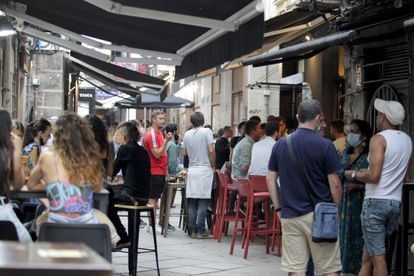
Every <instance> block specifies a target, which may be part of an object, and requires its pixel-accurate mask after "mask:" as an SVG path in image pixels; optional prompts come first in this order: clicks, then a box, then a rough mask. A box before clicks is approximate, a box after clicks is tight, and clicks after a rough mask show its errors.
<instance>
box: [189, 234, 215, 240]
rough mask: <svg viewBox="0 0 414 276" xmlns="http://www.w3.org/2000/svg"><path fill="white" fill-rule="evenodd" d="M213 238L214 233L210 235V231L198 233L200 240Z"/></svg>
mask: <svg viewBox="0 0 414 276" xmlns="http://www.w3.org/2000/svg"><path fill="white" fill-rule="evenodd" d="M192 236H193V235H192V234H191V237H192ZM212 238H213V235H210V233H209V232H205V233H203V234H198V235H197V239H199V240H210V239H212Z"/></svg>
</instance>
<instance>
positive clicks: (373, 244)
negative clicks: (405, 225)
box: [361, 198, 400, 256]
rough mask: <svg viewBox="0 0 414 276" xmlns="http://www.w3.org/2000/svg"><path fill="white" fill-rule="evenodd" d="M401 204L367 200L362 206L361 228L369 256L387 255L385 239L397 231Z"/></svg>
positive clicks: (394, 201)
mask: <svg viewBox="0 0 414 276" xmlns="http://www.w3.org/2000/svg"><path fill="white" fill-rule="evenodd" d="M399 215H400V202H399V201H396V200H390V199H378V198H367V199H365V200H364V203H363V204H362V212H361V226H362V232H363V234H364V244H365V245H364V246H365V249H366V251H367V252H368V255H369V256H377V255H385V253H386V250H385V238H386V237H387V236H389V235H391V234H392V232H393V231H395V230H397V227H398V216H399Z"/></svg>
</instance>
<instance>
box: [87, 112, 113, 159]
mask: <svg viewBox="0 0 414 276" xmlns="http://www.w3.org/2000/svg"><path fill="white" fill-rule="evenodd" d="M85 118H86V119H88V120H89V123H90V124H91V126H92V132H93V134H94V135H95V141H96V142H97V143H98V145H99V148H100V152H103V151H106V150H108V134H107V132H106V128H105V125H104V123H103V122H102V120H101V119H100V118H99V117H98V116H96V115H87V116H86V117H85Z"/></svg>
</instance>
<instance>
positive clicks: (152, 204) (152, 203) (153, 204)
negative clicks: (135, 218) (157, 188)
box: [147, 198, 158, 225]
mask: <svg viewBox="0 0 414 276" xmlns="http://www.w3.org/2000/svg"><path fill="white" fill-rule="evenodd" d="M157 201H158V200H157V199H155V198H150V199H148V203H147V206H148V207H152V208H154V219H155V221H156V220H157ZM148 223H149V225H152V223H153V221H151V217H150V216H148Z"/></svg>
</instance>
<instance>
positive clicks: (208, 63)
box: [19, 0, 264, 78]
mask: <svg viewBox="0 0 414 276" xmlns="http://www.w3.org/2000/svg"><path fill="white" fill-rule="evenodd" d="M114 1H115V2H116V3H119V4H122V5H126V6H132V7H136V8H143V9H150V10H156V11H163V12H170V13H176V14H184V15H191V16H196V17H203V18H208V19H216V20H225V19H227V18H229V17H230V16H232V15H234V14H235V13H236V12H238V11H240V10H242V9H243V8H244V7H246V6H247V5H249V4H254V3H256V1H255V0H226V1H223V0H203V1H194V0H176V1H171V0H153V1H135V0H114ZM19 2H21V3H23V4H25V5H26V6H27V10H26V13H27V14H28V15H29V16H32V17H35V18H38V19H41V20H43V21H46V22H48V23H50V24H53V25H56V26H58V27H61V28H64V29H67V30H70V31H72V32H75V33H78V34H81V35H85V36H89V37H94V38H98V39H102V40H106V41H110V42H111V43H113V44H114V45H122V46H127V47H132V48H138V49H145V50H151V51H159V52H164V53H172V54H176V53H177V51H178V50H179V49H181V48H182V47H184V46H185V45H188V44H189V43H190V42H192V41H194V40H195V39H196V38H198V37H199V36H201V35H202V34H204V33H206V32H207V31H209V30H210V29H209V28H207V27H198V26H191V25H186V24H181V23H171V22H165V21H160V20H155V19H145V18H139V17H134V16H126V15H119V14H115V13H111V12H108V11H105V10H104V9H101V8H100V7H97V6H95V5H92V4H90V3H87V2H86V1H83V0H71V1H61V0H48V1H44V0H19ZM40 27H42V26H40ZM263 30H264V20H263V13H261V14H260V15H258V16H257V17H255V18H253V19H250V21H247V22H245V23H244V24H242V25H241V26H239V27H238V29H237V30H236V31H235V32H229V33H227V34H225V35H224V36H221V37H219V38H218V39H216V40H213V41H212V42H210V43H209V44H207V45H205V46H204V47H203V48H200V49H199V50H196V51H195V52H192V53H191V54H189V55H188V56H186V57H185V59H184V61H183V63H182V65H181V66H179V67H178V68H177V72H178V75H177V76H178V77H177V78H184V77H187V76H189V75H194V74H197V73H199V72H201V71H203V70H206V69H209V68H211V67H214V66H217V65H219V64H221V63H223V62H225V61H229V60H232V59H234V58H235V57H240V56H242V55H244V54H247V53H249V52H251V51H254V50H256V49H258V48H260V47H261V46H262V38H263Z"/></svg>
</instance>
